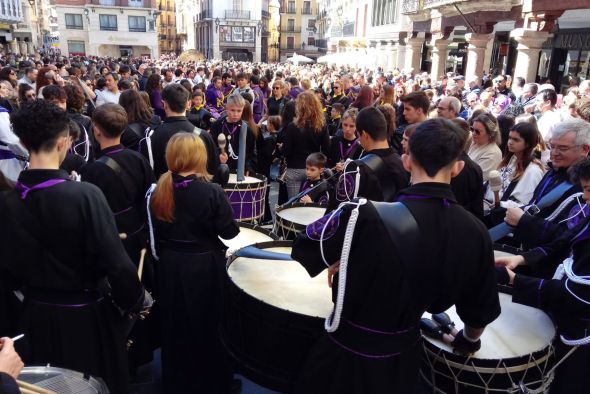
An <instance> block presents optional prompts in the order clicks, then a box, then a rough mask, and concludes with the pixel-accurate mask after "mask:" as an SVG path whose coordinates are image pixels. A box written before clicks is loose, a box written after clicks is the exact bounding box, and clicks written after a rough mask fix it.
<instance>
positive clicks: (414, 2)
mask: <svg viewBox="0 0 590 394" xmlns="http://www.w3.org/2000/svg"><path fill="white" fill-rule="evenodd" d="M422 1H423V0H404V1H403V3H402V14H404V15H407V14H416V13H418V11H420V10H422V4H421V3H422Z"/></svg>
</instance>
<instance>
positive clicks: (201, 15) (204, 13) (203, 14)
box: [197, 10, 213, 20]
mask: <svg viewBox="0 0 590 394" xmlns="http://www.w3.org/2000/svg"><path fill="white" fill-rule="evenodd" d="M197 15H198V16H199V19H198V20H203V19H211V18H213V12H211V10H204V11H201V12H199V13H198V14H197Z"/></svg>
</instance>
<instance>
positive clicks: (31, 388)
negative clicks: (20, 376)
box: [16, 380, 57, 394]
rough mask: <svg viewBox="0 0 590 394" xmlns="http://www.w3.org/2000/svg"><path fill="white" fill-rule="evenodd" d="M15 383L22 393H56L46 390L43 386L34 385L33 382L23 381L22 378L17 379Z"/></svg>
mask: <svg viewBox="0 0 590 394" xmlns="http://www.w3.org/2000/svg"><path fill="white" fill-rule="evenodd" d="M16 383H17V384H18V387H19V388H20V392H21V393H22V394H57V393H56V392H55V391H53V390H47V389H44V388H43V387H39V386H35V385H34V384H30V383H27V382H23V381H22V380H17V381H16Z"/></svg>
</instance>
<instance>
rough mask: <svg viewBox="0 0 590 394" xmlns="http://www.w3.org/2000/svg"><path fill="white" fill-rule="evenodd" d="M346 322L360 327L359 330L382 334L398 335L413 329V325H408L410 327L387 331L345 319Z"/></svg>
mask: <svg viewBox="0 0 590 394" xmlns="http://www.w3.org/2000/svg"><path fill="white" fill-rule="evenodd" d="M346 322H347V323H348V324H350V325H351V326H353V327H356V328H360V329H361V330H364V331H368V332H374V333H376V334H383V335H400V334H405V333H407V332H408V331H411V330H413V329H414V327H410V328H406V329H404V330H400V331H394V332H388V331H380V330H375V329H373V328H368V327H363V326H361V325H359V324H356V323H353V322H351V321H350V320H347V321H346Z"/></svg>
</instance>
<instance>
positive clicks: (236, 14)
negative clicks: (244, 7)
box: [225, 10, 250, 19]
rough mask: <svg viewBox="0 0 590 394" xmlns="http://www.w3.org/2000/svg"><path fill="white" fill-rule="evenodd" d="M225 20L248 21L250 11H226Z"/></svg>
mask: <svg viewBox="0 0 590 394" xmlns="http://www.w3.org/2000/svg"><path fill="white" fill-rule="evenodd" d="M225 19H250V11H241V10H226V11H225Z"/></svg>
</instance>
